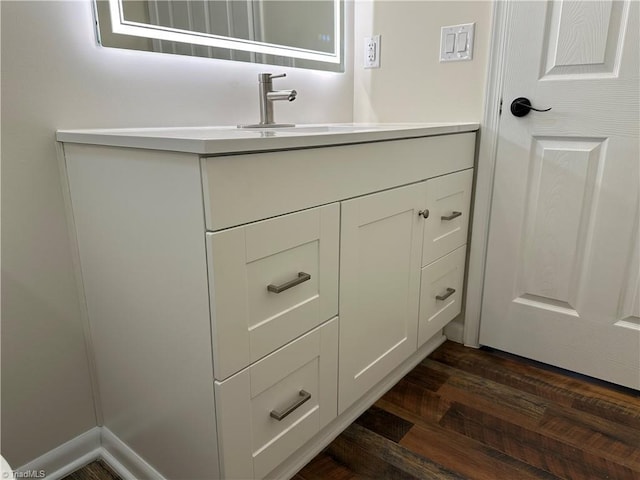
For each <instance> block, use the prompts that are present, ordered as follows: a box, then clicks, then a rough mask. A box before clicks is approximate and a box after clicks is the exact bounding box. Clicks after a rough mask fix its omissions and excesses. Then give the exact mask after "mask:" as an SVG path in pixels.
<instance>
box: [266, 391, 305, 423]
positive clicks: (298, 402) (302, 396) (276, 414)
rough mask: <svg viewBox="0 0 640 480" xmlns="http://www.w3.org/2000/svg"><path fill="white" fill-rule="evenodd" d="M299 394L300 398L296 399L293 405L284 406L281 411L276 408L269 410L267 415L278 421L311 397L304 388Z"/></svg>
mask: <svg viewBox="0 0 640 480" xmlns="http://www.w3.org/2000/svg"><path fill="white" fill-rule="evenodd" d="M299 396H300V398H299V399H298V400H296V402H295V403H294V404H293V405H291V406H289V407H287V408H285V409H284V410H283V411H282V412H279V411H277V410H271V413H270V414H269V416H270V417H271V418H275V419H276V420H278V421H280V420H282V419H284V418H285V417H287V416H288V415H290V414H291V413H292V412H293V411H294V410H295V409H296V408H298V407H299V406H300V405H302V404H303V403H304V402H306V401H307V400H310V399H311V394H310V393H309V392H305V391H304V390H300V393H299Z"/></svg>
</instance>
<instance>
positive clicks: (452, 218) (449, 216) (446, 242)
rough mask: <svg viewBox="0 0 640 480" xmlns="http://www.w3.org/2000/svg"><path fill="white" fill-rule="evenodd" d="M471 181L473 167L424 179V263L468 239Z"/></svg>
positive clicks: (428, 262) (450, 250) (453, 248)
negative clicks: (427, 216) (426, 216)
mask: <svg viewBox="0 0 640 480" xmlns="http://www.w3.org/2000/svg"><path fill="white" fill-rule="evenodd" d="M472 182H473V169H469V170H463V171H461V172H457V173H451V174H449V175H444V176H442V177H437V178H433V179H431V180H428V181H427V203H426V205H427V208H428V209H429V218H428V219H427V220H426V221H425V225H424V243H423V246H422V265H423V266H424V265H428V264H430V263H431V262H433V261H434V260H436V259H438V258H440V257H441V256H443V255H445V254H447V253H449V252H452V251H453V250H455V249H456V248H458V247H459V246H460V245H463V244H465V243H467V231H468V227H469V219H470V215H469V208H470V204H471V188H472V187H471V186H472Z"/></svg>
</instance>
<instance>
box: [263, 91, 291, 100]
mask: <svg viewBox="0 0 640 480" xmlns="http://www.w3.org/2000/svg"><path fill="white" fill-rule="evenodd" d="M297 95H298V92H296V91H295V90H275V91H273V92H268V93H267V100H269V101H271V102H273V101H275V100H288V101H290V102H293V101H294V100H295V99H296V96H297Z"/></svg>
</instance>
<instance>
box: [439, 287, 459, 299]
mask: <svg viewBox="0 0 640 480" xmlns="http://www.w3.org/2000/svg"><path fill="white" fill-rule="evenodd" d="M454 293H456V289H455V288H448V287H447V293H445V294H444V295H436V300H446V299H447V298H449V297H450V296H451V295H453V294H454Z"/></svg>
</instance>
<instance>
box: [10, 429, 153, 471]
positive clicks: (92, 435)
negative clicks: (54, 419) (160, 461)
mask: <svg viewBox="0 0 640 480" xmlns="http://www.w3.org/2000/svg"><path fill="white" fill-rule="evenodd" d="M99 458H101V459H103V460H104V461H105V462H107V463H108V464H109V466H110V467H111V468H113V470H115V471H116V473H118V475H120V476H121V477H122V478H123V479H124V480H137V479H143V478H144V479H154V480H164V477H163V476H162V475H160V473H158V471H157V470H155V469H154V468H153V467H152V466H151V465H149V464H148V463H147V462H145V461H144V459H143V458H141V457H140V456H139V455H137V454H136V453H135V452H134V451H133V450H131V448H129V447H128V446H127V445H126V444H125V443H124V442H122V440H120V439H119V438H118V437H116V436H115V435H114V434H113V433H111V431H110V430H109V429H108V428H106V427H94V428H92V429H91V430H88V431H86V432H85V433H83V434H82V435H78V436H77V437H76V438H73V439H71V440H69V441H68V442H66V443H64V444H62V445H60V446H59V447H56V448H54V449H53V450H51V451H49V452H47V453H45V454H44V455H42V456H40V457H38V458H36V459H35V460H32V461H31V462H29V463H27V464H26V465H23V466H22V467H20V468H17V469H15V470H14V471H15V472H20V474H23V476H22V478H26V474H27V473H28V475H29V477H30V478H46V480H60V479H61V478H64V477H66V476H67V475H69V474H70V473H72V472H75V471H76V470H78V469H80V468H82V467H84V466H85V465H88V464H89V463H91V462H93V461H94V460H97V459H99ZM8 478H11V477H8ZM14 478H16V477H14Z"/></svg>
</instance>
